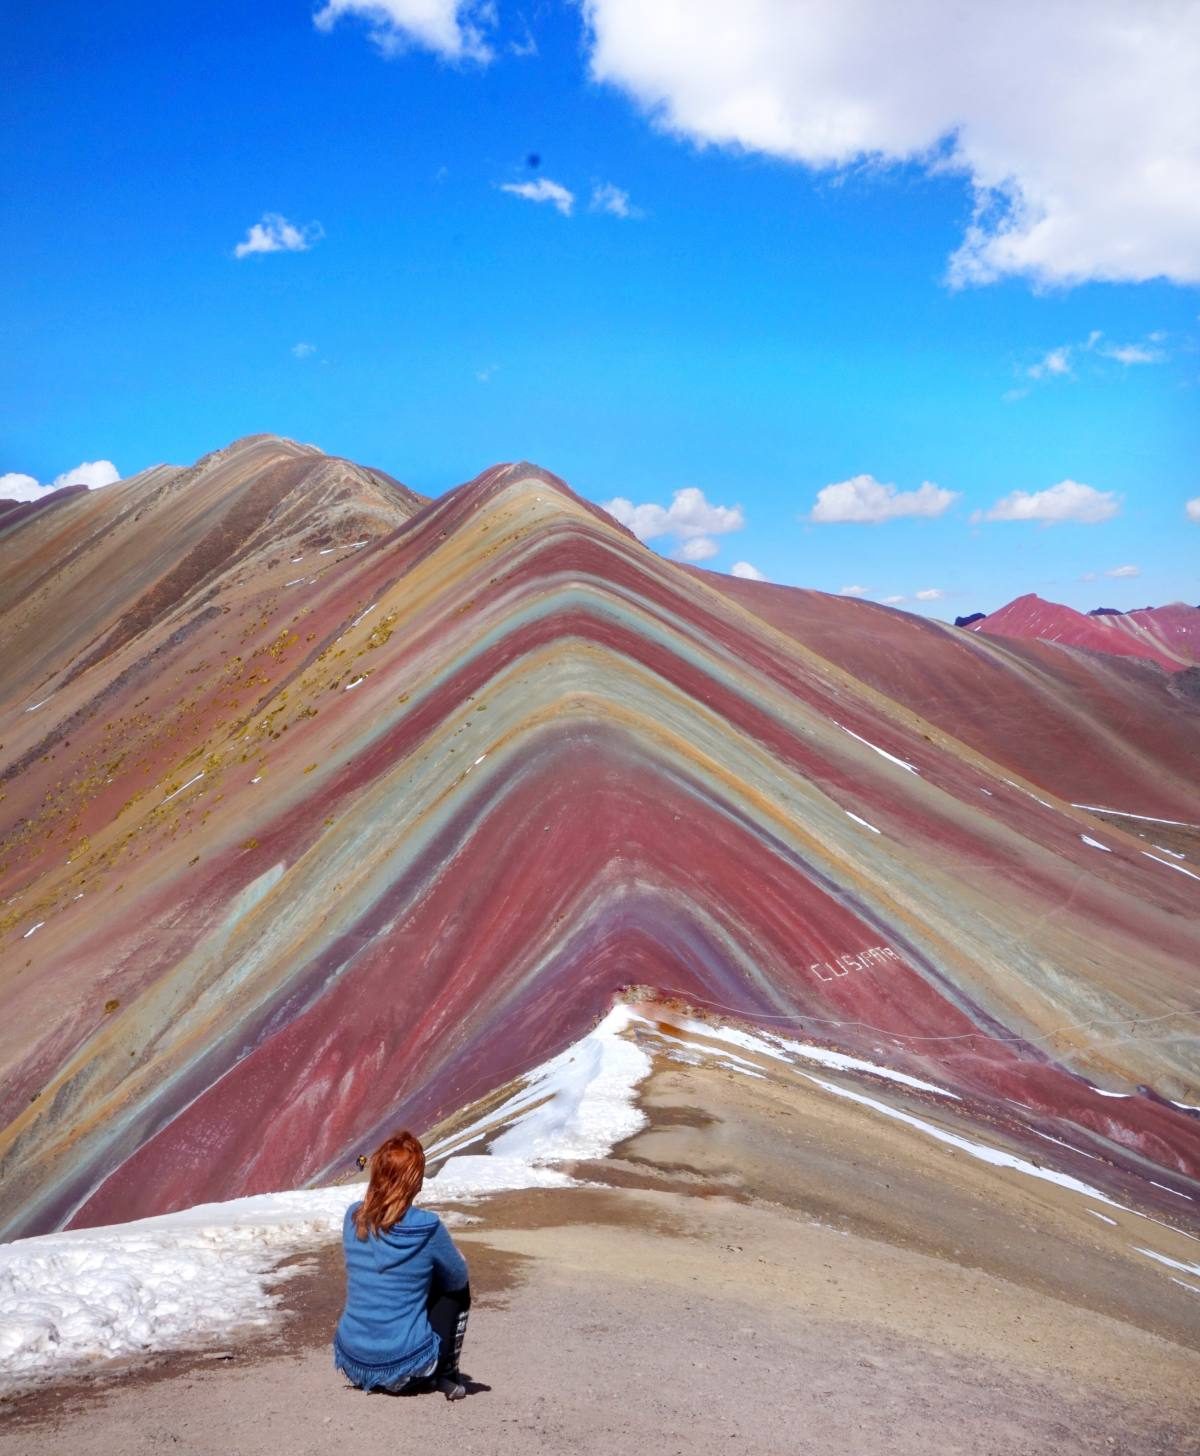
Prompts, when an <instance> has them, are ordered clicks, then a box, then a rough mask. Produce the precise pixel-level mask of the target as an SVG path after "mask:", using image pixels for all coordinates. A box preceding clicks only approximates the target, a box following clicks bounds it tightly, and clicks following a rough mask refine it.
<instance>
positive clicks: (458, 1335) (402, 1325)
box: [333, 1132, 471, 1400]
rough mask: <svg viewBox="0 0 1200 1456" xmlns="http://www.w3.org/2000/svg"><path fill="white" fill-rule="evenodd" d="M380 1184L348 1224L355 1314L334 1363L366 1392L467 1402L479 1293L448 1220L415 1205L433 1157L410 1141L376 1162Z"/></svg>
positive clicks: (342, 1327) (339, 1335)
mask: <svg viewBox="0 0 1200 1456" xmlns="http://www.w3.org/2000/svg"><path fill="white" fill-rule="evenodd" d="M370 1165H371V1181H370V1183H369V1184H368V1185H367V1196H366V1197H365V1198H364V1199H363V1200H362V1202H361V1203H352V1204H351V1205H350V1207H349V1208H348V1209H347V1210H346V1217H345V1219H344V1221H343V1224H342V1244H343V1247H344V1249H345V1253H346V1307H345V1309H344V1310H343V1311H342V1317H341V1319H340V1320H339V1321H338V1326H337V1331H336V1333H335V1334H334V1337H333V1363H334V1366H335V1368H336V1369H338V1370H340V1371H342V1373H343V1374H344V1375H345V1376H346V1378H347V1379H348V1380H349V1381H350V1382H351V1383H352V1384H354V1385H357V1386H359V1387H361V1388H362V1389H363V1390H386V1391H390V1392H393V1393H395V1392H398V1391H401V1390H404V1389H406V1388H408V1389H419V1388H421V1386H422V1385H424V1386H425V1388H428V1382H429V1378H430V1377H432V1379H433V1385H434V1388H435V1389H437V1390H440V1391H441V1392H442V1394H443V1395H444V1396H445V1397H446V1399H447V1400H461V1399H462V1397H463V1396H464V1395H466V1393H467V1391H466V1386H465V1385H464V1384H463V1381H462V1378H461V1377H460V1375H459V1372H458V1358H459V1352H460V1351H461V1349H462V1342H463V1335H464V1334H465V1332H466V1328H467V1311H468V1310H469V1309H470V1307H471V1290H470V1286H469V1285H468V1283H467V1263H466V1260H465V1259H464V1258H463V1256H462V1255H461V1254H460V1253H459V1252H458V1250H457V1249H456V1248H455V1246H454V1241H453V1239H451V1237H450V1235H449V1234H448V1233H447V1232H446V1229H445V1227H444V1226H443V1224H442V1221H441V1219H440V1218H438V1216H437V1214H436V1213H431V1212H430V1211H429V1210H428V1209H426V1208H414V1207H413V1199H414V1198H415V1197H416V1196H417V1194H418V1193H419V1192H420V1191H421V1184H422V1183H423V1182H424V1181H425V1150H424V1148H422V1146H421V1144H420V1143H419V1142H418V1141H417V1139H416V1138H415V1137H413V1135H412V1133H410V1132H401V1133H397V1134H396V1136H395V1137H390V1138H388V1140H387V1142H385V1143H384V1144H383V1145H382V1146H381V1147H379V1148H377V1149H376V1150H375V1152H374V1153H373V1154H372V1155H371V1160H370Z"/></svg>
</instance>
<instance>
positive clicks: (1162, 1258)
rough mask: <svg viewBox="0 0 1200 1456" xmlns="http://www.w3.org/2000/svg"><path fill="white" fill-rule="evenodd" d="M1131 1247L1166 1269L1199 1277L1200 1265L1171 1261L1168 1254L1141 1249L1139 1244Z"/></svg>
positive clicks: (1176, 1260)
mask: <svg viewBox="0 0 1200 1456" xmlns="http://www.w3.org/2000/svg"><path fill="white" fill-rule="evenodd" d="M1133 1247H1134V1249H1135V1250H1136V1252H1137V1253H1139V1254H1145V1256H1146V1257H1147V1258H1148V1259H1157V1260H1158V1262H1159V1263H1160V1264H1165V1265H1166V1266H1167V1268H1168V1269H1178V1270H1179V1272H1180V1273H1181V1274H1195V1275H1196V1276H1197V1277H1200V1264H1188V1263H1185V1262H1184V1261H1183V1260H1182V1259H1172V1258H1171V1257H1170V1255H1169V1254H1160V1253H1158V1252H1157V1250H1155V1249H1143V1248H1142V1246H1141V1244H1134V1246H1133Z"/></svg>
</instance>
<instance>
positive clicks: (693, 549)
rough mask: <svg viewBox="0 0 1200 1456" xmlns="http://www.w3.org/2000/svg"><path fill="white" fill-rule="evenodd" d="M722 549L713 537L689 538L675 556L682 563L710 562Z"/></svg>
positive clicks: (677, 548) (682, 542)
mask: <svg viewBox="0 0 1200 1456" xmlns="http://www.w3.org/2000/svg"><path fill="white" fill-rule="evenodd" d="M720 549H721V548H720V547H719V546H718V545H717V543H716V542H715V541H714V540H713V538H712V537H711V536H689V537H688V539H687V540H686V541H681V542H680V544H679V545H678V546H677V547H676V548H675V553H674V554H675V556H676V557H677V558H678V559H679V560H680V561H710V560H711V559H712V558H713V557H714V556H715V555H716V554H717V552H718V551H719V550H720Z"/></svg>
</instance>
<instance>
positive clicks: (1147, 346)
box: [1004, 329, 1167, 400]
mask: <svg viewBox="0 0 1200 1456" xmlns="http://www.w3.org/2000/svg"><path fill="white" fill-rule="evenodd" d="M1103 338H1104V334H1103V333H1102V331H1101V330H1100V329H1093V330H1092V331H1091V333H1090V334H1088V336H1087V338H1086V339H1084V340H1083V342H1082V343H1078V344H1060V345H1059V346H1058V347H1057V348H1055V349H1050V350H1048V351H1047V353H1045V354H1044V355H1043V356H1042V357H1041V358H1040V359H1038V360H1037V361H1036V362H1035V363H1033V364H1030V365H1029V366H1028V367H1027V368H1026V369H1025V371H1024V373H1025V376H1026V378H1028V379H1055V378H1058V379H1061V378H1064V377H1073V376H1074V373H1075V359H1076V356H1078V355H1085V354H1092V355H1094V356H1096V357H1099V358H1103V359H1112V360H1113V361H1114V362H1115V363H1117V364H1123V365H1125V366H1126V367H1128V366H1129V365H1131V364H1161V363H1162V362H1163V360H1164V359H1166V357H1167V354H1166V351H1165V350H1164V349H1163V348H1161V347H1160V346H1161V344H1162V342H1163V340H1164V339H1165V338H1166V334H1164V333H1163V332H1162V330H1161V329H1159V330H1156V331H1155V332H1154V333H1152V334H1147V335H1146V339H1145V342H1144V343H1141V344H1106V343H1103V342H1102V340H1103ZM1028 392H1029V391H1028V389H1013V390H1009V392H1008V393H1007V394H1006V395H1005V396H1004V398H1005V399H1006V400H1011V399H1021V398H1022V397H1023V396H1024V395H1026V394H1028Z"/></svg>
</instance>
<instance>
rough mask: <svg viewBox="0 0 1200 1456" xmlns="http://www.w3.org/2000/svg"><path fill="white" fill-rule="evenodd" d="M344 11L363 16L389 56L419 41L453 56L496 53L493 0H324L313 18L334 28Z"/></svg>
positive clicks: (320, 25)
mask: <svg viewBox="0 0 1200 1456" xmlns="http://www.w3.org/2000/svg"><path fill="white" fill-rule="evenodd" d="M343 15H354V16H358V17H359V18H360V19H362V20H364V21H365V22H366V23H367V25H368V27H369V30H368V34H369V35H370V37H371V40H372V41H373V42H374V43H375V45H376V46H377V47H378V48H379V50H380V52H381V53H382V54H383V55H385V56H394V55H399V54H400V53H401V52H402V51H405V50H407V49H408V48H409V47H410V46H420V47H421V48H422V49H424V50H430V51H433V52H434V53H435V54H436V55H439V56H442V57H443V58H444V59H446V60H449V61H460V60H472V61H489V60H491V58H492V49H491V47H490V46H489V45H488V43H487V39H486V31H487V30H488V29H489V28H490V27H491V26H494V25H495V23H496V12H495V6H494V4H492V3H491V0H483V3H476V0H326V3H325V5H324V6H323V7H322V8H321V9H320V10H318V11H317V13H316V14H315V15H314V16H313V23H314V25H316V27H317V29H318V30H326V31H328V30H332V29H333V27H334V26H335V25H336V24H337V22H338V21H339V20H340V19H341V18H342V16H343ZM519 54H528V52H519Z"/></svg>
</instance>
